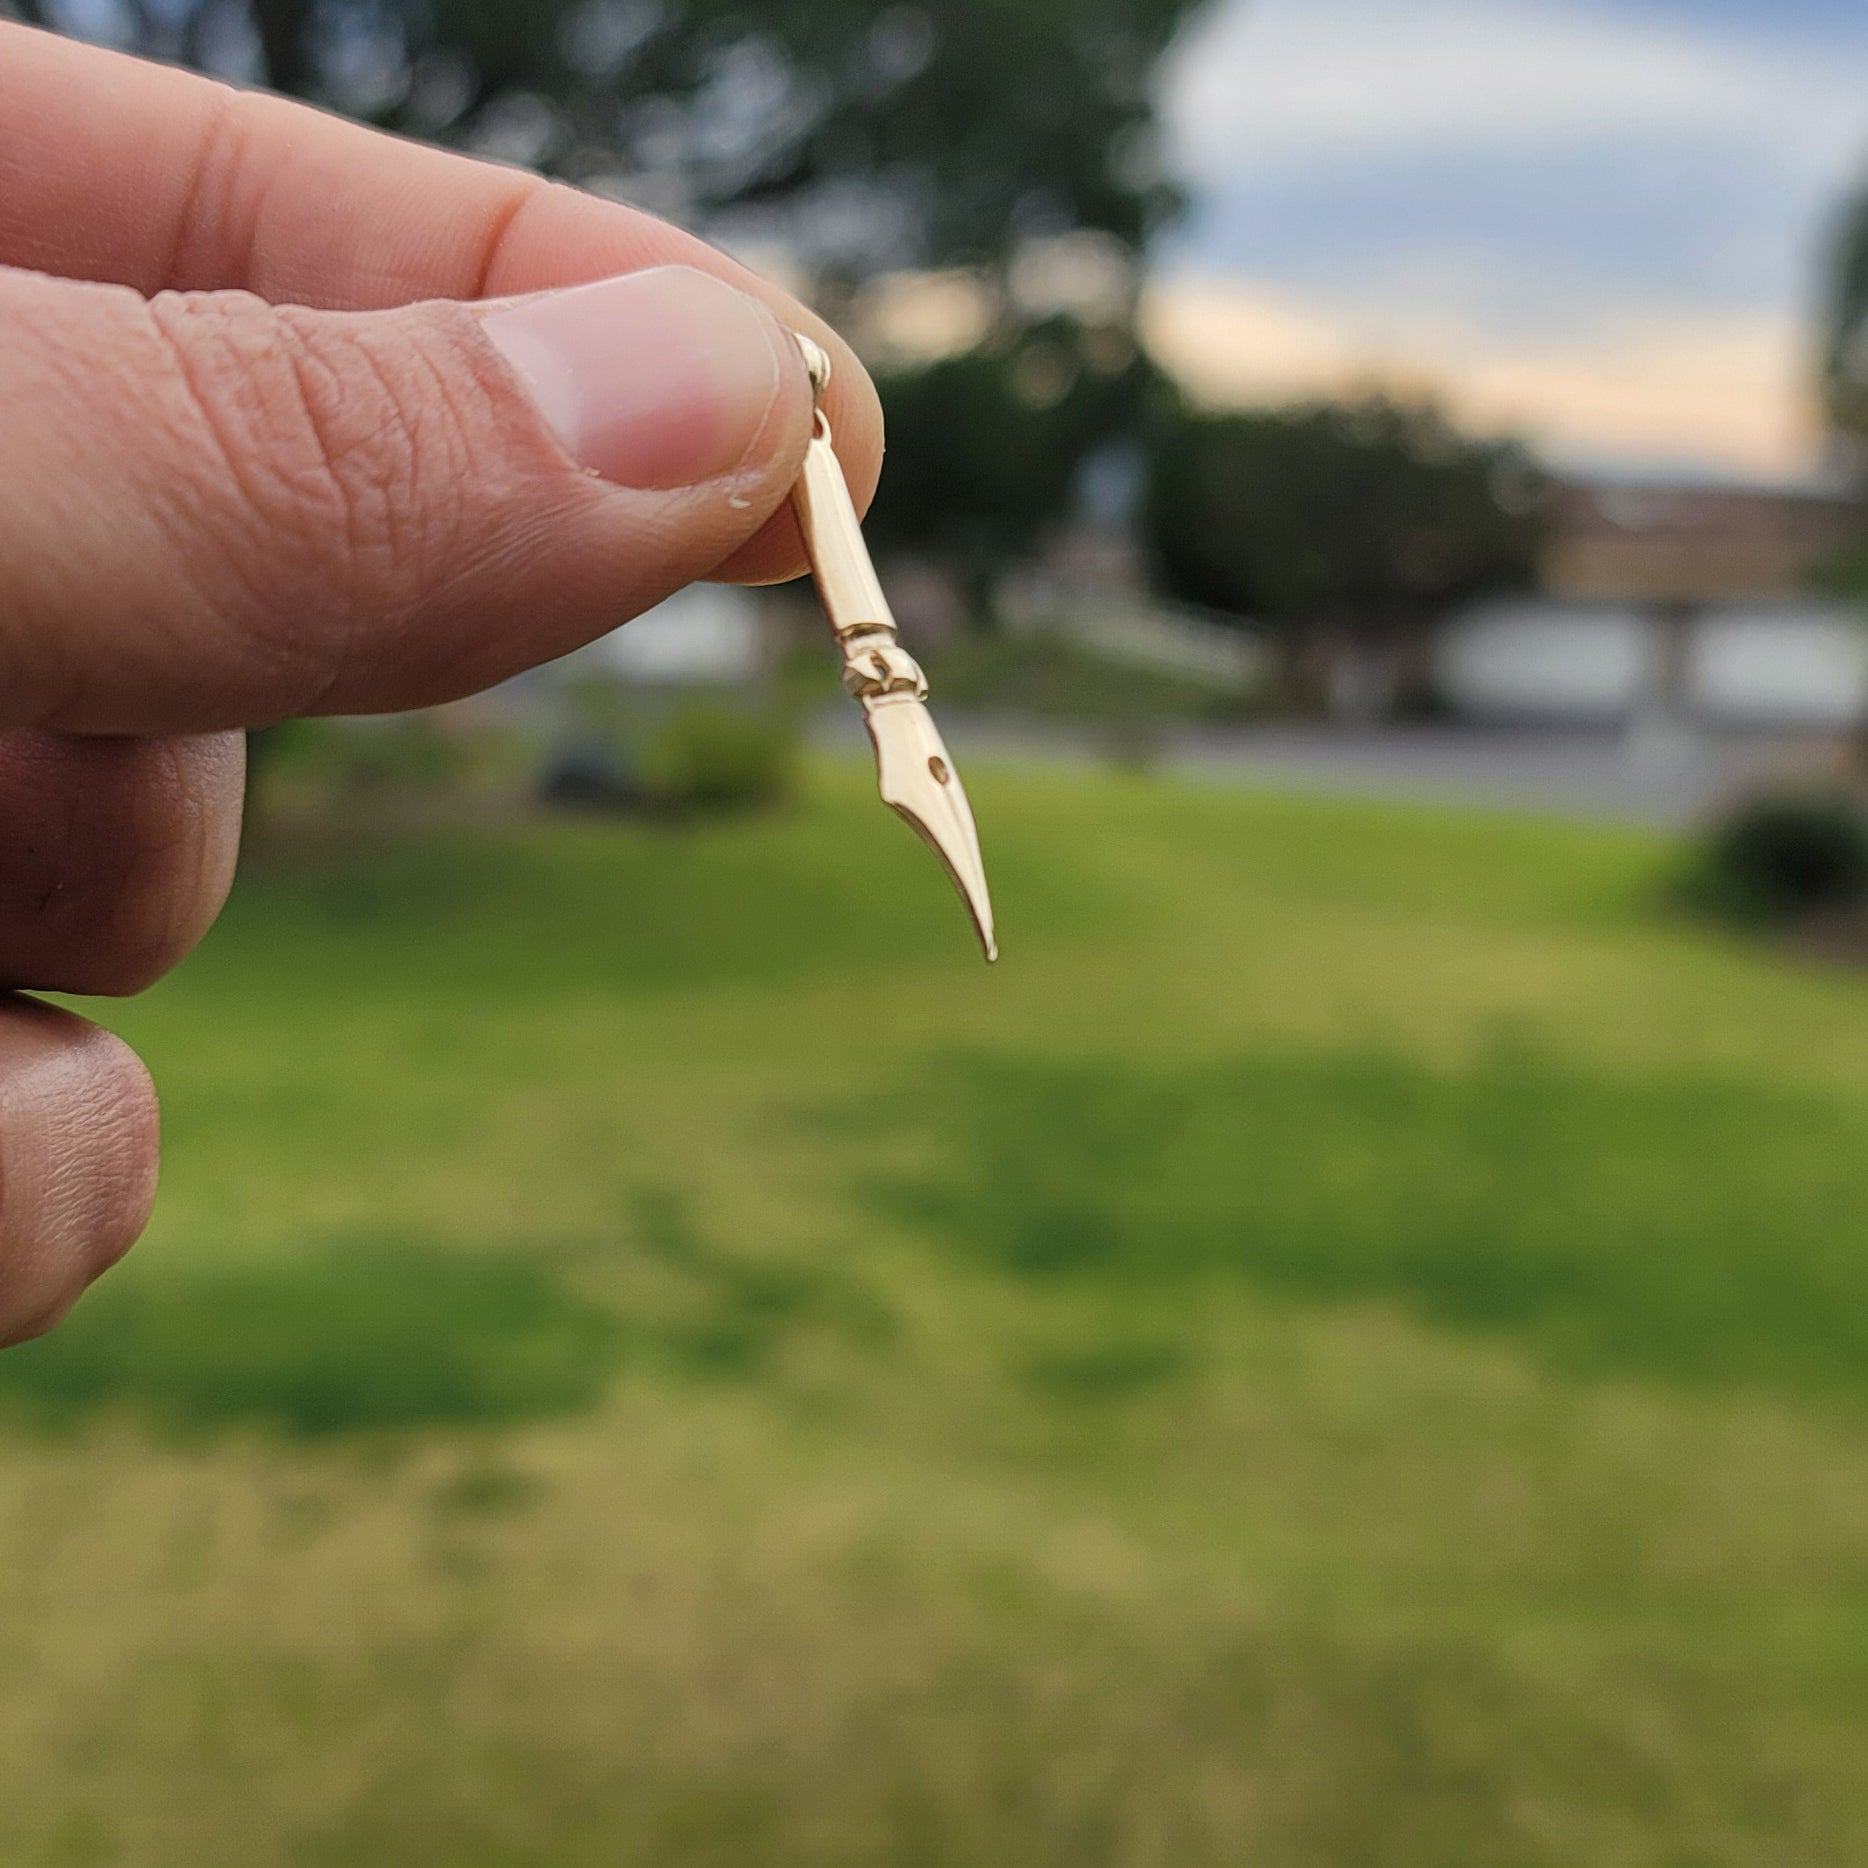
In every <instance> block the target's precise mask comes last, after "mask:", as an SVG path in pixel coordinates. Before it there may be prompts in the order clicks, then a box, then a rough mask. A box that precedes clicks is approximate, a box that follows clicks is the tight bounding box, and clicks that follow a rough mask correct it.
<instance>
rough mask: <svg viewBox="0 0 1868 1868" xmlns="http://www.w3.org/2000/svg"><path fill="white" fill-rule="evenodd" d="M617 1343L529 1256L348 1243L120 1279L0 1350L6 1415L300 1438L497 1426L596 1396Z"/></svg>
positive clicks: (596, 1313) (602, 1317) (133, 1272)
mask: <svg viewBox="0 0 1868 1868" xmlns="http://www.w3.org/2000/svg"><path fill="white" fill-rule="evenodd" d="M617 1347H618V1330H617V1327H616V1325H615V1323H614V1321H613V1320H612V1319H611V1318H610V1316H609V1315H608V1313H606V1312H605V1311H603V1310H601V1309H599V1308H597V1307H596V1306H594V1305H592V1304H589V1303H587V1302H586V1301H585V1300H584V1299H582V1298H581V1297H579V1296H577V1295H576V1294H574V1293H573V1292H571V1291H569V1290H567V1289H566V1288H565V1287H564V1286H563V1284H562V1283H561V1282H560V1281H559V1279H558V1277H557V1276H556V1274H555V1273H554V1272H553V1271H552V1269H551V1268H550V1267H549V1266H547V1265H543V1264H540V1263H538V1262H537V1261H536V1260H533V1259H529V1258H521V1257H518V1256H516V1255H511V1256H503V1257H494V1256H487V1255H481V1254H473V1253H449V1252H445V1251H442V1250H439V1249H436V1248H434V1247H432V1246H429V1245H426V1244H423V1243H420V1242H418V1241H410V1240H404V1239H396V1238H385V1239H372V1240H350V1241H345V1242H342V1243H340V1244H338V1245H336V1246H333V1247H330V1248H328V1249H325V1250H322V1251H318V1250H311V1249H308V1250H307V1251H305V1252H304V1253H302V1254H298V1255H294V1256H291V1257H283V1258H269V1259H264V1260H259V1261H256V1262H253V1263H249V1264H240V1265H223V1266H216V1267H212V1268H206V1267H182V1266H173V1265H163V1266H158V1267H154V1268H151V1269H149V1270H143V1269H141V1268H140V1267H138V1268H132V1269H127V1270H125V1271H123V1272H119V1273H117V1274H116V1275H114V1276H113V1277H111V1278H109V1279H106V1280H105V1281H104V1282H103V1283H102V1284H101V1285H100V1286H99V1287H98V1288H97V1290H96V1291H94V1292H93V1293H92V1294H91V1295H90V1296H89V1297H87V1298H86V1299H85V1301H84V1302H83V1303H82V1304H81V1305H79V1307H78V1309H77V1310H76V1311H74V1312H73V1313H72V1315H71V1317H70V1318H69V1319H68V1320H67V1321H66V1322H65V1323H64V1324H63V1325H61V1326H60V1328H58V1329H57V1330H55V1331H54V1332H53V1333H52V1334H51V1335H49V1336H47V1337H45V1338H43V1339H42V1340H40V1341H38V1342H34V1343H28V1344H25V1345H24V1346H22V1347H20V1348H18V1349H13V1350H8V1351H7V1352H6V1353H5V1354H4V1355H0V1408H4V1409H5V1410H6V1411H8V1412H11V1413H13V1414H15V1416H16V1417H19V1416H23V1417H25V1418H26V1419H28V1420H30V1421H32V1422H34V1423H35V1424H38V1425H43V1426H53V1425H60V1424H63V1423H65V1422H69V1421H75V1420H78V1419H81V1418H83V1417H85V1416H87V1415H90V1414H93V1413H96V1412H99V1411H103V1410H110V1409H116V1408H128V1409H134V1410H136V1411H138V1412H141V1413H143V1414H146V1415H148V1416H150V1417H152V1418H154V1419H155V1420H157V1421H158V1422H159V1423H161V1424H163V1425H165V1426H168V1427H172V1428H179V1429H185V1430H186V1429H204V1428H211V1427H217V1426H222V1425H232V1424H238V1423H253V1424H257V1425H261V1426H265V1427H269V1428H271V1429H273V1430H275V1431H278V1432H282V1433H286V1434H290V1435H296V1436H304V1437H316V1436H321V1435H332V1434H344V1433H358V1432H368V1431H371V1430H393V1429H398V1428H409V1427H419V1426H431V1425H438V1424H462V1425H467V1424H475V1423H488V1424H498V1423H507V1422H515V1421H523V1420H528V1419H533V1418H537V1417H540V1416H545V1415H552V1414H560V1413H567V1412H572V1411H575V1410H578V1409H582V1408H586V1407H589V1406H591V1405H593V1404H594V1403H595V1401H596V1400H597V1398H598V1396H599V1395H600V1393H601V1390H602V1387H603V1383H604V1380H605V1378H606V1376H607V1375H608V1373H609V1371H610V1369H611V1367H612V1366H613V1364H614V1361H615V1357H616V1352H617Z"/></svg>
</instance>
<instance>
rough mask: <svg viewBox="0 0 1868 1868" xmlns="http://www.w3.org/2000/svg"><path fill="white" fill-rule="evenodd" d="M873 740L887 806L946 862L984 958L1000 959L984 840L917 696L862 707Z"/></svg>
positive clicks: (894, 697)
mask: <svg viewBox="0 0 1868 1868" xmlns="http://www.w3.org/2000/svg"><path fill="white" fill-rule="evenodd" d="M864 712H865V713H866V715H867V717H868V721H869V737H870V738H871V739H872V740H874V741H875V746H876V782H877V784H878V786H879V787H880V789H881V792H882V802H883V803H884V804H886V805H888V806H889V808H890V809H891V810H893V811H895V812H896V813H897V814H898V815H899V816H901V817H903V818H905V819H906V820H907V821H908V822H909V823H910V824H912V825H913V826H914V828H915V829H916V830H917V831H919V832H920V834H921V838H922V840H923V841H924V842H925V843H926V844H927V846H928V848H929V849H931V850H932V851H933V852H934V854H935V855H936V856H938V857H939V858H940V860H941V864H942V866H943V867H944V868H945V869H946V871H947V873H948V875H949V876H951V877H952V878H953V885H954V887H955V888H956V889H958V890H959V891H960V899H961V900H962V901H963V902H965V903H966V911H967V913H968V914H969V915H971V916H972V918H973V931H974V933H976V934H977V935H978V936H979V944H980V948H981V951H983V952H984V954H985V956H986V958H987V959H988V960H996V959H998V957H999V948H998V943H997V942H996V941H995V940H994V939H993V930H992V897H991V896H990V895H989V894H988V893H987V890H986V866H985V864H984V863H983V862H982V861H981V860H980V854H979V832H978V830H977V829H976V828H975V827H974V824H973V807H972V806H971V805H970V804H969V803H968V802H967V796H966V787H965V786H964V785H962V784H961V783H960V774H959V773H958V772H957V771H955V770H954V764H953V761H952V760H951V759H950V758H948V756H947V748H946V747H945V746H944V745H943V744H942V743H941V736H940V732H939V730H938V729H937V728H936V727H935V725H934V717H933V715H931V714H930V713H929V712H928V710H927V708H926V707H925V706H924V705H923V704H922V702H921V701H920V699H919V698H918V697H916V696H915V695H913V694H893V695H885V696H883V697H882V698H880V699H878V700H875V701H869V702H865V703H864Z"/></svg>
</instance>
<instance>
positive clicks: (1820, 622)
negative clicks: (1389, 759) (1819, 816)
mask: <svg viewBox="0 0 1868 1868" xmlns="http://www.w3.org/2000/svg"><path fill="white" fill-rule="evenodd" d="M1658 654H1659V631H1658V629H1657V626H1656V625H1655V623H1654V622H1653V620H1652V618H1651V617H1649V616H1648V615H1646V614H1644V613H1643V612H1642V611H1640V610H1638V609H1635V608H1632V607H1626V608H1624V607H1618V606H1613V605H1595V604H1587V605H1585V604H1562V603H1552V602H1547V601H1542V600H1526V601H1521V602H1508V603H1495V604H1487V605H1483V606H1481V607H1480V608H1478V609H1475V610H1472V611H1470V612H1468V613H1467V614H1466V615H1465V616H1463V617H1460V618H1458V619H1457V620H1456V621H1455V622H1453V623H1452V624H1450V625H1449V626H1448V627H1447V628H1446V629H1445V630H1444V631H1442V633H1441V636H1440V639H1439V641H1438V642H1437V644H1436V645H1435V653H1434V677H1435V680H1436V682H1437V684H1438V687H1439V690H1440V692H1441V693H1442V694H1443V695H1444V696H1445V698H1446V699H1447V701H1448V702H1449V703H1450V704H1451V705H1452V706H1453V707H1454V708H1455V709H1456V710H1458V711H1459V712H1461V713H1465V714H1468V715H1470V716H1471V717H1473V718H1474V719H1480V720H1488V719H1489V720H1549V721H1552V722H1568V723H1582V722H1585V721H1603V720H1618V719H1623V718H1625V717H1627V716H1628V715H1629V714H1631V713H1633V712H1634V711H1635V710H1636V708H1637V707H1638V706H1639V704H1640V703H1641V701H1642V699H1643V698H1644V697H1645V696H1646V695H1647V694H1648V693H1649V692H1650V691H1651V689H1652V686H1653V682H1654V678H1655V668H1656V663H1657V658H1658ZM1686 686H1687V694H1688V698H1689V701H1690V703H1691V706H1692V709H1693V711H1694V713H1695V714H1697V715H1698V716H1699V717H1700V718H1702V719H1704V720H1706V721H1708V722H1710V723H1713V724H1717V725H1727V726H1757V727H1785V728H1805V729H1810V730H1819V729H1830V728H1836V727H1845V726H1848V725H1850V724H1851V723H1853V722H1854V721H1856V720H1859V719H1861V718H1863V717H1865V716H1868V618H1864V617H1863V615H1862V614H1861V613H1860V612H1859V611H1857V610H1854V609H1851V608H1849V607H1848V606H1846V605H1842V604H1825V603H1816V602H1810V603H1800V604H1783V605H1777V606H1767V605H1757V606H1736V605H1735V606H1730V607H1727V608H1722V609H1719V610H1716V611H1713V612H1710V613H1708V614H1707V615H1706V616H1704V617H1703V618H1702V619H1701V620H1700V621H1699V622H1698V623H1696V624H1695V625H1694V626H1693V634H1692V639H1691V642H1690V644H1689V648H1688V656H1687V669H1686Z"/></svg>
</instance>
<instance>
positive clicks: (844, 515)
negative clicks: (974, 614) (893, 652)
mask: <svg viewBox="0 0 1868 1868" xmlns="http://www.w3.org/2000/svg"><path fill="white" fill-rule="evenodd" d="M791 503H792V510H793V511H794V512H795V513H796V514H797V517H798V530H799V531H800V532H801V533H802V534H803V535H804V549H805V552H806V555H807V556H808V557H809V558H810V560H811V575H812V576H813V577H814V578H815V579H816V580H817V590H818V595H819V596H820V597H821V598H822V599H823V603H824V611H825V614H826V615H827V616H828V617H829V618H830V626H831V628H832V629H833V630H835V631H836V633H837V635H838V637H839V638H841V637H845V636H851V635H856V634H859V633H861V632H863V631H865V630H876V629H886V630H888V631H889V632H890V634H891V635H892V634H893V633H894V630H895V618H894V617H893V615H891V614H890V611H889V604H888V599H887V598H886V597H885V596H883V594H882V585H881V584H880V583H879V582H878V581H877V578H876V567H875V565H874V563H873V562H872V561H871V559H870V556H869V547H868V546H867V545H865V544H864V543H863V529H862V525H861V522H860V521H859V520H858V519H857V517H856V507H855V505H854V504H853V503H852V502H851V499H850V489H849V488H848V486H846V485H845V484H844V479H843V469H842V467H841V466H840V465H839V464H838V461H837V456H836V451H835V449H834V448H833V447H832V446H831V444H830V435H829V431H828V430H827V429H826V428H825V427H824V425H823V424H822V422H821V421H820V423H819V426H818V431H817V433H816V434H815V435H813V436H812V437H811V444H810V446H809V447H808V448H806V449H805V451H804V471H803V472H802V473H801V474H800V475H799V476H798V484H797V487H796V489H795V490H794V491H793V493H792V496H791Z"/></svg>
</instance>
